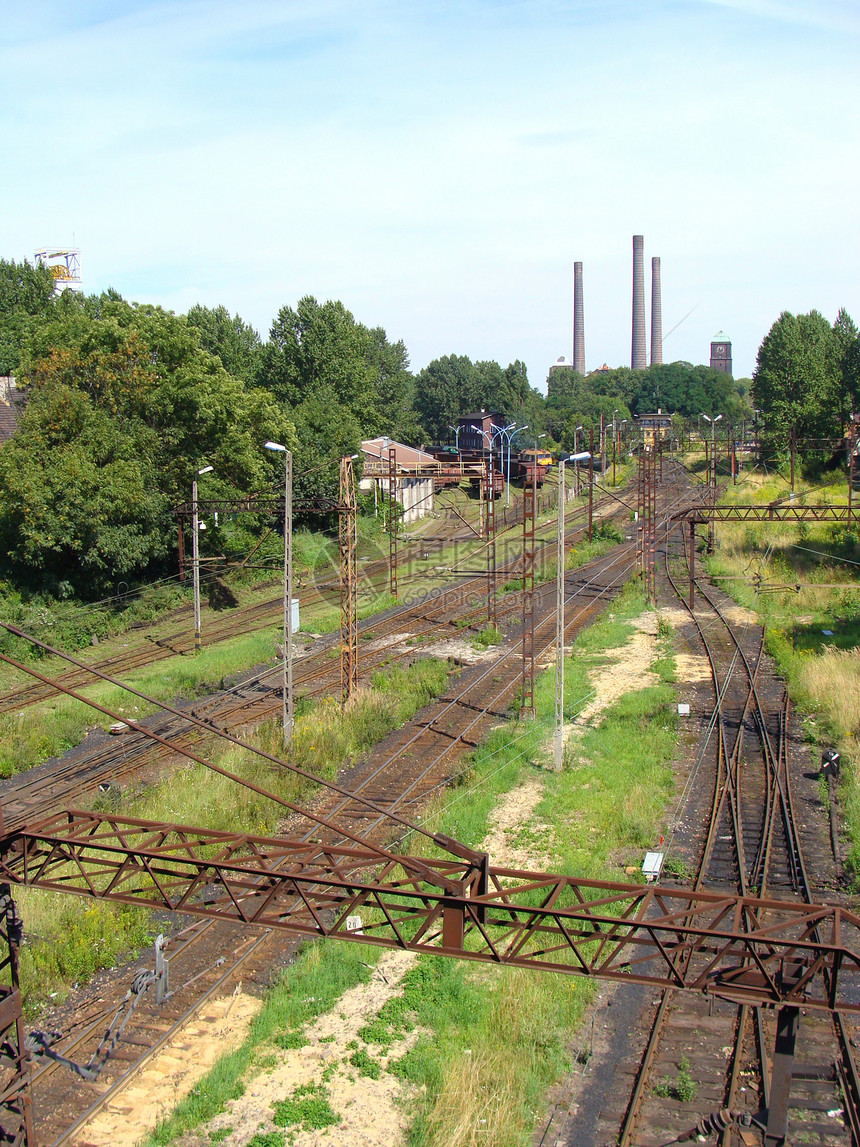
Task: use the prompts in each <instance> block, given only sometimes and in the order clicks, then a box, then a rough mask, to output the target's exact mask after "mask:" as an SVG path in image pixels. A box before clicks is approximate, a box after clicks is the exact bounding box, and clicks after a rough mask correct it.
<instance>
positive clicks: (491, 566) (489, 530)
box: [483, 454, 496, 625]
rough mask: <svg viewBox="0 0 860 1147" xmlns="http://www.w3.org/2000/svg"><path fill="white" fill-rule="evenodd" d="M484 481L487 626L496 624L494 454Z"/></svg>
mask: <svg viewBox="0 0 860 1147" xmlns="http://www.w3.org/2000/svg"><path fill="white" fill-rule="evenodd" d="M483 481H484V482H485V483H486V488H487V501H486V504H485V507H484V529H485V531H486V534H487V624H488V625H495V624H496V499H495V489H494V485H495V477H494V474H493V457H492V454H491V455H490V457H489V458H488V459H487V463H486V467H485V470H484V475H483Z"/></svg>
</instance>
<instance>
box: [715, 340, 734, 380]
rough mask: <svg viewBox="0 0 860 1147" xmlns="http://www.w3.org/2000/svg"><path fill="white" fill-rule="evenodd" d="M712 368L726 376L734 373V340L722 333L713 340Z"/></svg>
mask: <svg viewBox="0 0 860 1147" xmlns="http://www.w3.org/2000/svg"><path fill="white" fill-rule="evenodd" d="M711 366H712V367H713V368H714V370H721V371H722V372H723V373H724V374H731V373H732V340H731V339H730V338H729V336H728V335H727V334H723V332H722V331H717V333H716V334H715V335H714V337H713V338H712V339H711Z"/></svg>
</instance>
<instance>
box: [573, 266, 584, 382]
mask: <svg viewBox="0 0 860 1147" xmlns="http://www.w3.org/2000/svg"><path fill="white" fill-rule="evenodd" d="M573 369H574V370H576V371H579V373H580V374H585V321H584V318H583V311H582V263H574V264H573Z"/></svg>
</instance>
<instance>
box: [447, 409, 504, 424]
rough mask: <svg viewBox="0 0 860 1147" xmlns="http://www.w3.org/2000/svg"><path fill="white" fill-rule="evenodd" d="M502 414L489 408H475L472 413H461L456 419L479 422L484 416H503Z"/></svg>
mask: <svg viewBox="0 0 860 1147" xmlns="http://www.w3.org/2000/svg"><path fill="white" fill-rule="evenodd" d="M503 417H504V415H502V414H499V412H498V411H497V410H496V411H490V410H476V411H475V412H474V414H461V415H460V417H459V418H458V419H457V421H458V422H475V421H477V422H480V421H482V419H484V418H497V419H498V418H503Z"/></svg>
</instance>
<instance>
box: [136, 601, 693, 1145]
mask: <svg viewBox="0 0 860 1147" xmlns="http://www.w3.org/2000/svg"><path fill="white" fill-rule="evenodd" d="M644 608H645V606H644V601H643V599H642V597H641V595H640V594H639V591H638V589H637V588H636V587H635V586H629V587H628V588H627V589H625V590H624V592H623V593H622V594H621V595H620V596H619V598H618V599H616V601H615V602H614V603H613V605H612V607H611V609H610V610H609V611H608V612H607V613H606V614H604V616H603V618H602V619H601V620H600V621H599V622H598V623H597V624H596V625H594V626H592V627H591V628H590V629H589V630H587V631H586V632H585V633H584V634H583V635H582V636H581V637H580V638H579V640H578V641H577V643H576V647H575V655H574V656H573V657H572V658H571V659H570V660H569V662H568V670H567V672H568V678H567V682H568V687H567V689H566V697H565V709H566V713H567V716H568V718H569V719H573V718H574V717H575V715H576V714H577V712H578V711H579V710H580V708H581V707H582V705H583V704H584V703H587V700H588V699H590V695H591V691H592V686H591V685H590V683H589V675H590V673H593V672H595V671H596V670H598V669H599V668H600V667H601V665H602V664H603V663H604V661H605V651H606V650H607V649H609V648H612V647H614V646H617V645H618V644H619V643H623V642H624V641H626V639H627V638H628V637H629V636H630V635H631V633H632V632H633V627H632V626H631V624H630V621H631V619H632V618H635V617H637V616H638V615H639V614H641V613H642V611H643V609H644ZM662 648H663V652H662V654H661V655H660V657H659V658H658V660H657V662H656V664H655V669H656V679H655V684H654V685H653V686H651V687H649V688H648V689H646V690H645V691H644V692H643V693H641V694H630V695H627V696H626V697H623V698H622V699H621V701H620V702H619V703H617V704H616V705H614V706H612V707H611V708H609V709H608V710H606V711H605V712H604V713H603V715H602V717H601V718H600V720H599V722H598V723H597V724H596V725H595V726H594V727H593V728H590V729H589V730H588V731H587V732H586V733H585V735H584V736H583V738H582V739H581V740H580V742H579V743H578V745H576V747H575V749H574V748H571V749H570V750H569V752H568V760H567V767H566V769H565V771H564V772H563V773H562V774H560V775H557V774H554V773H551V772H547V771H546V770H544V769H543V768H542V767H541V762H543V761H545V760H546V754H547V743H548V739H549V735H550V730H551V723H552V717H551V714H552V709H553V699H554V677H553V674H552V673H545V674H543V675H542V676H541V677H540V679H539V681H538V683H537V691H536V701H537V706H538V714H539V716H538V720H537V721H536V722H528V723H522V724H520V723H515V724H511V725H508V726H506V727H505V728H504V729H500V730H498V731H497V732H495V733H494V734H492V736H491V737H490V738H489V740H488V741H487V742H486V743H485V744H484V745H483V746H482V747H481V748H480V749H479V750H477V751H476V753H475V754H474V757H473V760H472V762H471V765H470V768H469V771H468V772H467V773H465V774H464V775H463V776H462V777H461V778H460V782H459V786H458V787H455V788H454V789H453V790H449V791H447V792H445V793H443V794H442V795H440V797H439V798H438V801H437V803H436V805H435V807H434V808H432V809H430V810H428V813H427V818H426V823H427V825H428V827H431V828H432V829H434V830H438V831H442V832H446V833H450V834H452V835H454V836H456V837H457V838H458V839H460V840H462V841H464V842H465V843H467V844H471V845H473V846H477V845H479V844H480V842H481V841H482V840H483V839H484V837H485V836H486V833H487V830H488V827H489V823H490V816H491V813H492V810H493V808H494V807H495V805H496V804H497V802H498V801H499V799H500V798H501V797H502V796H503V795H504V794H505V793H508V792H509V791H510V790H511V789H513V788H515V787H516V786H517V785H519V784H521V783H522V782H523V781H526V780H528V781H530V782H537V783H538V784H539V785H540V786H541V790H542V794H543V795H542V799H541V800H540V803H539V804H538V806H537V808H536V809H535V812H534V818H533V820H530V821H529V822H527V823H524V824H523V825H522V826H521V828H520V831H519V834H518V837H517V839H516V840H515V841H514V842H513V843H514V844H515V845H516V846H518V847H532V848H534V849H535V850H537V851H538V852H539V853H544V852H547V853H550V854H551V855H552V857H553V860H552V863H553V864H557V865H558V866H559V867H560V868H561V870H563V871H569V872H577V873H580V874H582V875H588V876H598V875H599V876H603V877H609V878H612V877H617V874H618V870H619V866H620V865H625V864H628V863H630V862H637V861H639V860H641V852H642V849H643V847H646V846H647V845H648V844H651V843H653V842H654V839H655V838H656V837H657V836H659V834H660V833H661V832H662V831H663V830H664V811H663V810H664V807H665V804H666V801H667V798H668V796H669V795H670V793H671V791H672V772H671V768H670V762H671V759H672V756H673V752H674V747H675V742H676V736H675V718H674V714H673V710H672V704H671V703H672V701H673V699H674V690H673V689H672V688H671V685H670V682H671V680H672V677H673V665H672V661H671V657H670V656H669V654H668V649H667V646H666V639H665V638H664V639H663V645H662ZM634 746H635V750H634ZM619 810H620V815H619ZM592 818H593V824H594V825H595V831H594V833H593V834H592V836H591V837H588V836H587V835H586V831H585V829H586V826H588V825H591V824H592ZM536 826H539V827H536ZM407 845H408V846H409V847H410V848H411V849H412V850H414V851H416V852H425V851H427V845H426V843H425V841H424V840H423V838H421V839H412V840H409V841H407ZM373 961H374V949H372V948H360V947H357V946H350V945H340V944H337V943H334V942H327V943H325V944H317V945H309V946H307V947H306V948H304V949H303V951H302V954H301V956H300V957H299V959H298V961H297V962H296V964H295V965H293V966H291V967H290V968H288V969H286V970H285V971H284V973H283V976H282V978H281V980H280V982H279V983H278V984H277V985H276V987H275V988H274V989H273V990H272V991H271V992H270V994H269V996H268V998H267V1000H266V1004H265V1006H264V1008H263V1011H262V1012H261V1013H260V1015H259V1016H258V1017H257V1019H256V1020H255V1023H254V1027H253V1030H252V1034H251V1037H250V1039H249V1041H248V1043H247V1044H246V1045H245V1047H244V1048H243V1049H241V1050H240V1051H239V1052H237V1053H234V1054H233V1055H232V1056H230V1057H227V1058H226V1059H225V1060H224V1061H222V1062H221V1063H220V1064H219V1065H218V1067H217V1068H216V1069H215V1070H214V1071H213V1072H212V1073H211V1075H210V1076H209V1077H208V1078H207V1079H206V1080H204V1081H202V1082H201V1083H200V1084H198V1085H197V1087H196V1088H195V1094H194V1096H193V1097H189V1099H187V1100H185V1101H183V1103H182V1104H180V1106H179V1107H178V1108H177V1111H176V1112H174V1114H173V1115H172V1116H171V1117H170V1119H168V1120H166V1121H165V1122H164V1123H163V1124H161V1125H160V1126H159V1129H158V1132H157V1133H156V1135H155V1136H153V1138H152V1139H151V1140H150V1141H149V1142H150V1144H151V1145H152V1144H156V1143H158V1144H163V1143H167V1142H169V1140H170V1139H171V1138H172V1137H173V1136H175V1135H178V1134H180V1133H182V1132H183V1131H187V1130H189V1129H191V1128H193V1127H195V1126H198V1125H199V1123H201V1122H202V1121H204V1120H205V1119H208V1118H211V1116H212V1115H214V1114H215V1113H217V1112H218V1111H222V1110H223V1109H224V1104H225V1103H226V1102H227V1100H228V1099H229V1098H230V1097H231V1096H234V1095H236V1094H239V1092H240V1090H241V1087H242V1082H241V1081H242V1078H243V1073H244V1072H246V1071H247V1070H248V1069H249V1067H250V1065H251V1063H252V1062H253V1059H254V1054H255V1051H263V1050H265V1049H266V1047H271V1046H272V1044H273V1043H274V1044H277V1042H278V1040H279V1037H282V1036H283V1035H284V1034H285V1033H290V1034H289V1035H288V1039H289V1044H290V1046H292V1045H293V1036H292V1034H291V1033H294V1032H297V1031H299V1030H301V1029H302V1028H303V1027H304V1025H306V1024H307V1023H308V1021H309V1020H311V1019H312V1018H314V1017H315V1016H318V1015H321V1014H323V1013H324V1012H326V1011H328V1010H330V1008H331V1007H332V1006H333V1005H334V1004H335V1001H336V999H337V994H338V990H337V985H338V984H339V985H340V990H343V989H344V988H346V987H347V986H350V985H351V984H355V983H361V982H365V981H366V979H367V976H368V970H367V967H366V965H367V963H372V962H373ZM400 989H401V991H400V992H399V993H398V994H395V995H393V996H392V997H391V998H390V999H389V1000H388V1001H387V1002H386V1003H385V1005H384V1006H383V1007H382V1009H381V1010H380V1012H379V1013H378V1014H377V1016H376V1017H373V1018H371V1019H370V1020H369V1021H368V1022H367V1024H366V1025H365V1027H364V1028H363V1029H362V1030H361V1031H360V1033H359V1037H360V1042H358V1043H357V1044H354V1045H353V1046H352V1053H353V1054H352V1056H351V1057H350V1059H349V1060H348V1063H349V1065H350V1066H351V1067H353V1068H355V1069H356V1070H358V1071H359V1072H362V1070H365V1071H369V1072H371V1073H374V1074H375V1068H376V1066H377V1065H379V1066H381V1065H380V1063H379V1059H378V1056H377V1052H378V1053H379V1055H382V1056H384V1055H385V1054H386V1053H387V1052H388V1051H390V1049H391V1048H392V1047H393V1046H394V1044H395V1043H396V1042H397V1040H398V1039H399V1038H400V1037H401V1036H402V1035H404V1034H405V1033H406V1032H407V1031H413V1030H415V1029H416V1027H417V1028H419V1029H426V1031H427V1033H428V1034H426V1035H421V1036H420V1038H419V1040H418V1042H417V1043H416V1044H415V1046H414V1047H413V1048H412V1049H411V1050H409V1051H407V1052H406V1053H405V1054H404V1055H401V1056H400V1058H399V1059H397V1060H396V1061H394V1062H393V1063H390V1064H389V1069H388V1070H390V1071H393V1072H394V1073H395V1074H396V1075H397V1076H398V1077H399V1078H401V1079H403V1080H404V1081H406V1082H407V1083H409V1084H411V1085H414V1086H413V1089H412V1090H411V1091H410V1093H409V1094H410V1096H411V1100H410V1102H411V1104H412V1123H411V1129H410V1132H409V1135H410V1143H411V1144H413V1145H415V1147H419V1145H420V1147H442V1145H443V1144H444V1147H465V1145H466V1144H468V1143H471V1142H473V1141H474V1140H473V1138H471V1137H470V1136H472V1135H473V1133H474V1134H477V1133H480V1136H481V1137H480V1141H481V1142H484V1141H485V1140H486V1142H489V1143H493V1144H494V1147H509V1145H510V1147H513V1145H514V1144H520V1143H522V1141H523V1138H524V1136H527V1135H529V1134H530V1133H531V1131H532V1128H533V1126H534V1122H535V1119H536V1117H537V1114H538V1112H539V1111H540V1110H541V1107H542V1103H543V1098H544V1095H545V1092H546V1089H547V1087H548V1086H549V1085H550V1084H551V1083H552V1082H553V1081H554V1080H555V1079H557V1078H559V1077H560V1076H562V1075H563V1074H564V1073H565V1072H566V1071H568V1070H569V1068H570V1059H569V1052H568V1050H567V1043H568V1040H569V1038H570V1032H571V1030H572V1029H573V1028H574V1027H575V1026H576V1023H577V1021H578V1019H579V1017H580V1016H581V1015H582V1011H583V1008H584V1007H585V1005H586V1003H587V1001H588V1000H589V998H590V997H591V993H592V991H593V987H592V985H591V984H589V983H588V982H586V981H583V980H574V979H570V978H567V977H555V976H540V975H535V974H534V973H527V972H523V971H519V970H516V969H498V968H492V967H483V966H481V967H478V968H475V967H473V966H471V965H468V964H462V963H458V962H457V961H454V960H448V959H444V958H442V957H434V958H422V959H419V960H418V961H417V962H416V963H415V964H413V965H412V966H411V967H410V968H409V970H408V971H407V972H406V975H405V976H404V978H403V980H402V981H401V984H400ZM327 1070H328V1069H327ZM383 1070H384V1069H383ZM425 1089H426V1090H425ZM291 1110H292V1109H291ZM476 1129H477V1131H476Z"/></svg>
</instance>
